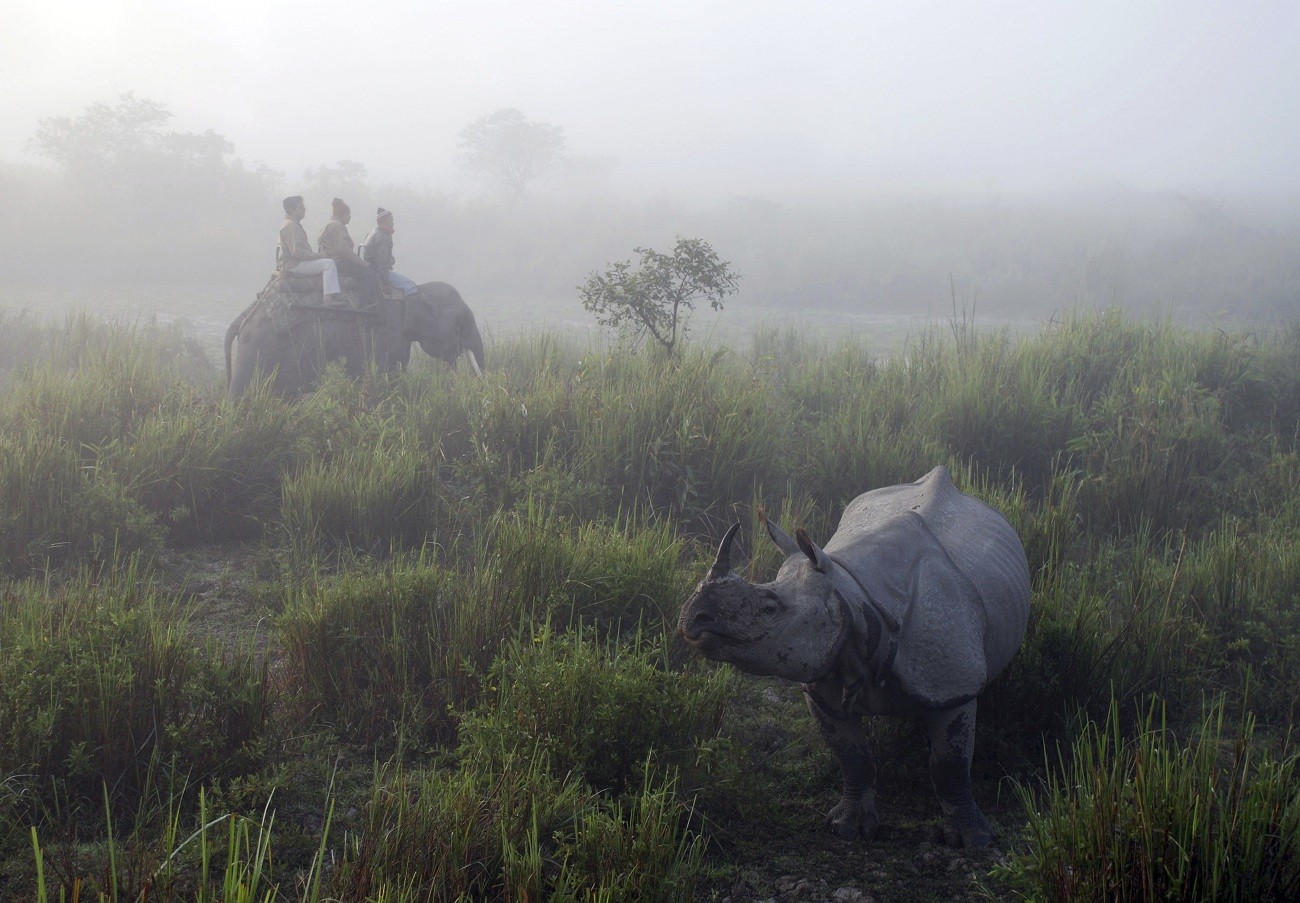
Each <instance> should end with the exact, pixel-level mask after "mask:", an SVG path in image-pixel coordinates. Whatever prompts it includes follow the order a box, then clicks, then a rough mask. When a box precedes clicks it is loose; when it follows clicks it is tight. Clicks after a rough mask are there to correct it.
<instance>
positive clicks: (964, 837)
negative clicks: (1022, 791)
mask: <svg viewBox="0 0 1300 903" xmlns="http://www.w3.org/2000/svg"><path fill="white" fill-rule="evenodd" d="M926 721H927V727H928V728H929V733H930V780H931V782H932V783H933V784H934V790H935V793H936V794H938V796H939V805H940V807H942V809H943V816H944V826H943V836H944V840H945V841H946V842H947V843H948V845H949V846H950V847H986V846H988V845H989V844H990V843H992V842H993V829H992V828H990V827H989V823H988V820H987V819H986V818H985V817H984V813H983V812H981V811H980V807H979V806H977V805H976V804H975V796H974V794H973V793H971V785H970V763H971V756H972V755H973V754H974V752H975V700H973V699H972V700H970V701H969V702H967V703H964V704H963V705H959V706H957V707H956V708H953V709H945V710H944V711H941V712H934V713H932V714H931V715H930V716H929V717H928V718H927V719H926Z"/></svg>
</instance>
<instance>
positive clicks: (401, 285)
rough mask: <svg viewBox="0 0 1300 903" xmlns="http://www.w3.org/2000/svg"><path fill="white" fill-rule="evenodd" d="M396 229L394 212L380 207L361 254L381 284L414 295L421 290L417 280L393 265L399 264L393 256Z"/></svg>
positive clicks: (404, 293)
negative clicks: (398, 270) (404, 274)
mask: <svg viewBox="0 0 1300 903" xmlns="http://www.w3.org/2000/svg"><path fill="white" fill-rule="evenodd" d="M396 231H397V230H396V229H395V228H394V226H393V212H392V211H391V210H385V209H384V208H383V207H380V208H379V209H378V211H376V213H375V228H374V229H373V230H371V232H370V234H369V235H367V236H366V240H365V241H364V242H363V243H362V245H361V256H362V257H363V258H365V260H366V262H367V263H369V264H370V266H371V268H372V269H373V270H374V271H375V275H376V276H377V277H378V279H379V284H380V285H381V286H382V285H384V284H385V283H387V284H388V285H390V286H392V287H393V288H395V289H397V290H398V291H400V292H401V293H402V294H403V295H414V294H415V293H416V292H417V291H419V289H418V287H417V286H416V284H415V281H414V280H412V279H409V278H407V277H406V276H403V275H402V274H401V273H395V272H393V267H394V266H396V265H397V260H396V259H395V258H394V257H393V233H394V232H396Z"/></svg>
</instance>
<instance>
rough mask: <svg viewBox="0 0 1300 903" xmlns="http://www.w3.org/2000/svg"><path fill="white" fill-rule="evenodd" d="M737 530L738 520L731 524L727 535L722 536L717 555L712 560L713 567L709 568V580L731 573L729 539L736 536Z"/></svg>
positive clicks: (738, 528)
mask: <svg viewBox="0 0 1300 903" xmlns="http://www.w3.org/2000/svg"><path fill="white" fill-rule="evenodd" d="M738 530H740V521H736V522H735V523H734V524H732V525H731V529H729V530H728V531H727V535H726V536H724V537H722V544H721V545H719V546H718V557H717V559H716V560H715V561H714V562H713V567H711V568H709V579H710V580H720V579H722V578H723V577H725V576H727V575H728V574H730V573H731V541H732V540H733V539H735V538H736V532H737V531H738Z"/></svg>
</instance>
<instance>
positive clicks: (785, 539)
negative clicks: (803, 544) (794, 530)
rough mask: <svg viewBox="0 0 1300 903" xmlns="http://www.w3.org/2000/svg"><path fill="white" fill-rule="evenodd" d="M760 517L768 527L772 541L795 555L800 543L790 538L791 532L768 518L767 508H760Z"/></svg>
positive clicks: (787, 552) (768, 533)
mask: <svg viewBox="0 0 1300 903" xmlns="http://www.w3.org/2000/svg"><path fill="white" fill-rule="evenodd" d="M758 519H759V521H761V522H762V524H763V526H764V527H766V528H767V535H768V536H770V537H772V542H774V543H776V547H777V548H778V549H780V550H781V551H782V552H784V553H785V554H787V555H793V554H795V553H796V552H799V551H800V548H799V544H798V543H797V542H795V541H794V540H793V539H791V538H790V534H788V533H786V532H785V531H784V530H782V529H781V528H780V527H779V526H778V525H777V523H776V521H774V520H769V519H768V517H767V510H766V509H764V508H759V509H758Z"/></svg>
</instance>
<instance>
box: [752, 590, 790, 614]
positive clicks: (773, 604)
mask: <svg viewBox="0 0 1300 903" xmlns="http://www.w3.org/2000/svg"><path fill="white" fill-rule="evenodd" d="M784 608H785V605H784V604H783V603H782V602H781V600H780V599H779V598H777V596H776V595H774V594H772V593H764V594H763V597H762V599H761V600H760V601H759V603H758V610H759V611H760V612H762V613H763V614H765V615H774V614H778V613H779V612H780V611H781V610H782V609H784Z"/></svg>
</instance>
